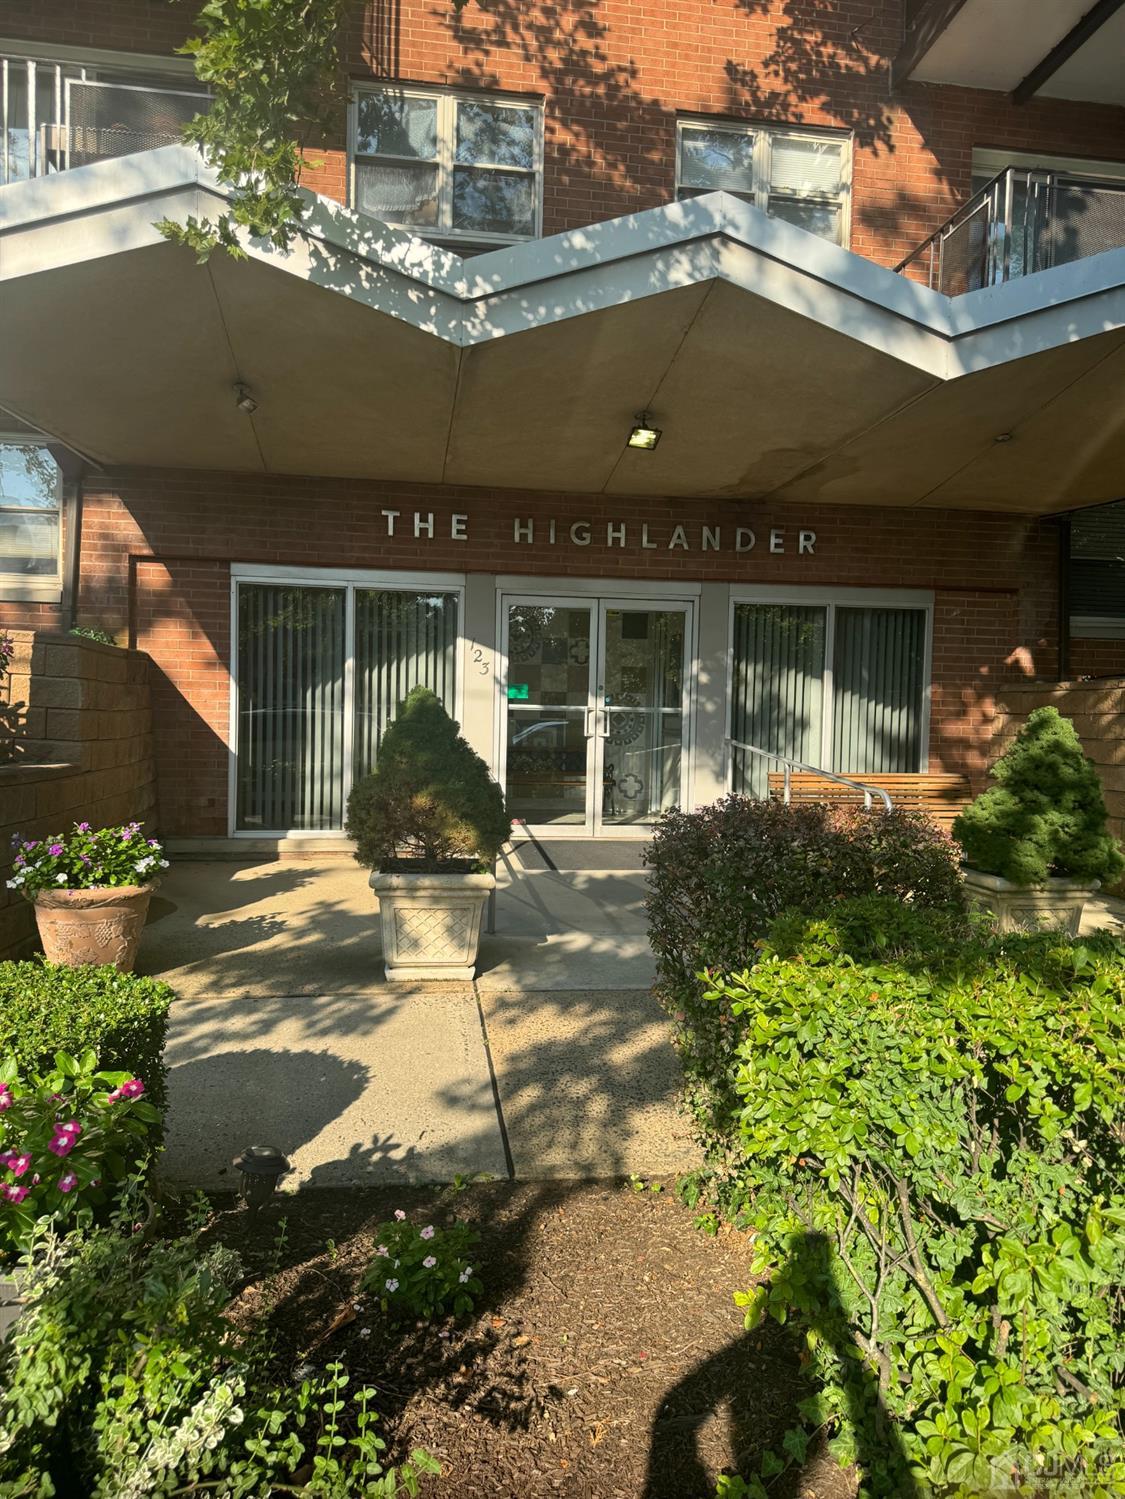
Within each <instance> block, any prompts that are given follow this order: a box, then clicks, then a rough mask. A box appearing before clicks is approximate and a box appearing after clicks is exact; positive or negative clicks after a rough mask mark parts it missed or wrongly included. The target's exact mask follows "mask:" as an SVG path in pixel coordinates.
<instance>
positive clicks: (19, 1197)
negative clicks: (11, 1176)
mask: <svg viewBox="0 0 1125 1499" xmlns="http://www.w3.org/2000/svg"><path fill="white" fill-rule="evenodd" d="M30 1191H31V1188H30V1187H17V1186H16V1185H15V1184H14V1183H13V1184H12V1185H11V1186H10V1187H5V1188H4V1196H5V1197H6V1198H7V1199H8V1201H9V1202H22V1201H23V1200H24V1198H25V1197H26V1196H27V1194H28V1193H29V1192H30Z"/></svg>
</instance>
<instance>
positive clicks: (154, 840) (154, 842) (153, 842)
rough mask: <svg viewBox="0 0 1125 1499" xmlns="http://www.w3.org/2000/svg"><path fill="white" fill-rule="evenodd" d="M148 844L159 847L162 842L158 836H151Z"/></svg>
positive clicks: (151, 846)
mask: <svg viewBox="0 0 1125 1499" xmlns="http://www.w3.org/2000/svg"><path fill="white" fill-rule="evenodd" d="M148 846H149V848H159V847H160V843H159V841H158V840H157V839H156V838H150V839H149V840H148Z"/></svg>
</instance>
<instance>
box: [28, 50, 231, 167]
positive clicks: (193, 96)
mask: <svg viewBox="0 0 1125 1499" xmlns="http://www.w3.org/2000/svg"><path fill="white" fill-rule="evenodd" d="M97 56H98V54H95V53H92V52H87V57H89V58H93V57H97ZM207 98H208V96H207V94H206V92H205V91H204V90H203V88H202V86H201V85H200V84H198V83H197V82H196V81H195V78H194V76H193V74H192V73H191V71H190V69H189V71H188V73H187V75H186V76H185V75H184V74H183V73H182V72H180V71H179V69H178V68H177V65H176V61H174V60H172V59H162V58H155V57H150V58H128V57H126V58H124V59H122V58H120V57H118V56H116V55H115V54H112V53H106V54H105V56H104V63H103V62H101V61H98V62H93V61H83V62H72V61H67V60H63V59H61V58H44V57H38V58H34V57H23V56H19V57H16V56H10V55H8V56H5V55H4V44H3V43H0V183H5V182H21V181H24V180H25V179H26V178H28V177H44V176H46V175H47V174H48V173H50V172H61V171H65V170H66V169H67V168H69V167H81V166H87V165H89V164H90V163H91V162H95V161H104V160H106V159H107V158H110V157H115V156H131V155H132V154H133V153H134V152H136V151H148V150H152V149H153V148H155V147H157V146H169V145H174V144H175V143H176V142H177V141H178V140H179V139H180V133H181V131H182V130H183V127H184V126H185V125H186V124H187V123H188V121H189V120H191V119H193V118H194V116H195V115H197V114H199V113H200V111H201V110H205V109H206V108H207Z"/></svg>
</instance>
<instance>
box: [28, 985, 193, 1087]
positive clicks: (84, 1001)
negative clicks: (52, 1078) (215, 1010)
mask: <svg viewBox="0 0 1125 1499" xmlns="http://www.w3.org/2000/svg"><path fill="white" fill-rule="evenodd" d="M172 999H173V994H172V991H171V989H169V988H168V986H167V984H162V983H160V982H159V981H158V980H157V979H151V978H140V977H138V976H137V975H136V974H133V973H119V972H118V971H117V969H116V968H114V967H112V966H107V967H105V968H95V967H92V966H89V965H87V966H85V967H81V968H70V967H67V966H65V965H63V964H54V963H43V962H39V961H37V960H32V961H30V962H26V963H0V1058H3V1059H4V1060H8V1059H9V1058H11V1059H14V1061H15V1062H16V1063H17V1065H18V1068H19V1071H20V1072H21V1073H23V1074H25V1075H26V1074H29V1073H40V1072H49V1071H51V1070H52V1068H53V1067H54V1065H55V1054H56V1053H57V1052H60V1051H63V1052H67V1053H68V1054H69V1055H70V1056H72V1057H81V1056H83V1055H84V1054H85V1053H86V1052H87V1051H92V1052H93V1053H94V1055H95V1056H96V1057H97V1065H98V1066H99V1067H100V1068H101V1069H102V1070H103V1071H106V1072H128V1073H129V1074H130V1076H132V1077H139V1078H141V1079H142V1080H143V1082H144V1085H145V1092H146V1095H147V1097H148V1099H149V1101H150V1102H151V1103H152V1104H154V1105H155V1107H156V1108H158V1109H160V1110H163V1109H164V1108H165V1106H166V1104H167V1101H168V1100H167V1082H166V1077H167V1073H166V1069H165V1066H164V1038H165V1034H166V1032H167V1029H168V1009H169V1006H170V1005H171V1003H172Z"/></svg>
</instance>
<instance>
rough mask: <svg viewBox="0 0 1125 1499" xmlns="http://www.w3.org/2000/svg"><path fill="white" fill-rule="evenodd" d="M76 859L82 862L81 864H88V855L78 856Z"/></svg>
mask: <svg viewBox="0 0 1125 1499" xmlns="http://www.w3.org/2000/svg"><path fill="white" fill-rule="evenodd" d="M78 857H79V858H80V859H81V860H82V862H83V864H89V862H90V856H89V855H88V854H79V855H78Z"/></svg>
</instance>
